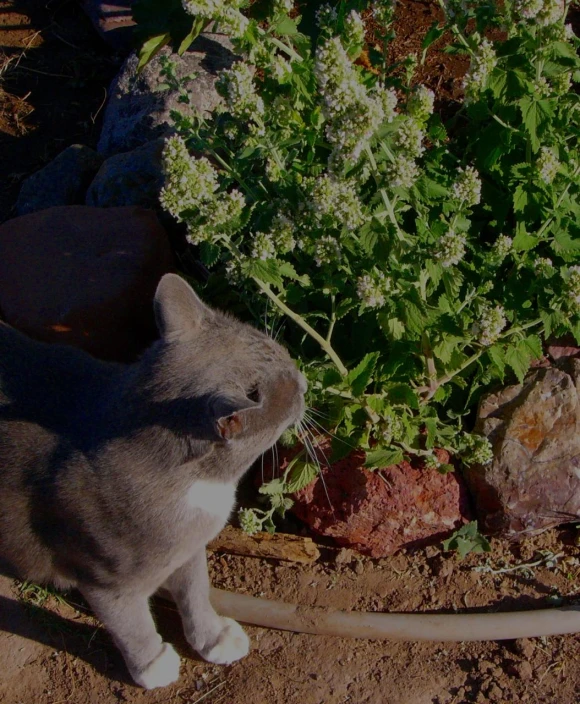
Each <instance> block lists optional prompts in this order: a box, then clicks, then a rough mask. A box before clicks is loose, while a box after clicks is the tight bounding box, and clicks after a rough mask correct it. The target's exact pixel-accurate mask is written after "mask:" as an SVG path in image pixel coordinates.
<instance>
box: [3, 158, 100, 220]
mask: <svg viewBox="0 0 580 704" xmlns="http://www.w3.org/2000/svg"><path fill="white" fill-rule="evenodd" d="M102 163H103V157H102V156H101V155H100V154H97V152H96V151H94V149H91V148H90V147H85V146H84V145H82V144H73V145H72V146H70V147H67V148H66V149H65V150H64V151H63V152H61V153H60V154H59V155H58V156H57V157H56V158H55V159H53V160H52V161H51V162H50V163H49V164H47V165H46V166H45V167H44V168H42V169H40V171H37V172H36V173H34V174H32V176H29V177H28V178H27V179H26V180H25V181H24V183H23V184H22V187H21V189H20V194H19V196H18V200H17V202H16V212H17V213H18V215H27V214H28V213H35V212H37V211H38V210H44V209H45V208H52V207H53V206H56V205H80V204H82V203H84V200H85V193H86V191H87V188H88V186H89V184H90V183H91V180H92V178H93V176H94V175H95V174H96V173H97V171H98V170H99V167H100V166H101V164H102Z"/></svg>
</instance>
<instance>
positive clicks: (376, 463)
mask: <svg viewBox="0 0 580 704" xmlns="http://www.w3.org/2000/svg"><path fill="white" fill-rule="evenodd" d="M404 459H405V456H404V455H403V451H402V450H399V449H384V448H380V449H379V450H371V451H370V452H367V453H366V460H365V463H364V466H365V467H366V468H367V469H384V468H385V467H392V466H393V465H394V464H399V462H402V461H403V460H404Z"/></svg>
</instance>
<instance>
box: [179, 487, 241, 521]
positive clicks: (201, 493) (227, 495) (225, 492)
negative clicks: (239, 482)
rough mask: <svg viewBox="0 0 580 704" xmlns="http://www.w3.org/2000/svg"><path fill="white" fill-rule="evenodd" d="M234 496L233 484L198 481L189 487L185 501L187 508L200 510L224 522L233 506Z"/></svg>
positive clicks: (234, 488)
mask: <svg viewBox="0 0 580 704" xmlns="http://www.w3.org/2000/svg"><path fill="white" fill-rule="evenodd" d="M235 495H236V487H235V486H234V485H233V484H222V483H221V482H209V481H205V480H203V479H200V480H198V481H196V482H194V483H193V484H192V485H191V486H190V487H189V489H188V491H187V495H186V497H185V501H186V504H187V506H188V507H189V508H193V509H201V510H202V511H205V513H209V514H210V515H212V516H215V517H216V518H221V519H222V520H223V521H226V520H227V519H228V517H229V515H230V512H231V510H232V506H233V505H234V499H235Z"/></svg>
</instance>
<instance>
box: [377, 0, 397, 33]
mask: <svg viewBox="0 0 580 704" xmlns="http://www.w3.org/2000/svg"><path fill="white" fill-rule="evenodd" d="M395 5H396V0H375V2H373V3H372V5H371V8H372V12H373V19H374V20H376V21H377V22H378V23H379V24H380V25H381V26H382V27H383V28H384V29H387V28H388V27H389V25H390V24H391V22H392V21H393V18H394V16H395Z"/></svg>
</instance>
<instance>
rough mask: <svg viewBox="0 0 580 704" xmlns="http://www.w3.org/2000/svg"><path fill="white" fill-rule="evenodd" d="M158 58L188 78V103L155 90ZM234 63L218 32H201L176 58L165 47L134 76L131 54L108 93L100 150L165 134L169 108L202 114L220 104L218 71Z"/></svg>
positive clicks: (131, 145) (177, 95)
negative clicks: (217, 87) (162, 58)
mask: <svg viewBox="0 0 580 704" xmlns="http://www.w3.org/2000/svg"><path fill="white" fill-rule="evenodd" d="M160 56H165V57H169V56H171V60H172V61H174V62H175V64H176V74H177V76H178V77H180V78H185V77H188V76H192V75H193V77H192V78H190V79H189V80H187V81H186V83H185V87H186V88H187V90H188V91H189V94H190V104H185V103H183V102H180V100H179V98H180V93H179V91H178V90H161V91H160V90H159V87H160V85H161V84H163V83H165V81H166V79H165V78H164V77H163V76H162V75H161V67H162V66H161V61H160V59H159V57H160ZM235 60H236V55H235V54H234V53H233V52H232V50H231V43H230V41H229V39H228V38H227V37H225V36H224V35H220V34H203V35H202V36H200V37H199V38H198V39H197V40H196V41H195V42H194V44H193V46H192V48H191V49H190V50H189V51H187V52H186V53H185V54H184V55H183V56H181V57H179V56H177V54H171V50H170V49H169V48H168V47H165V48H164V49H162V51H161V52H160V53H159V55H158V56H156V57H155V58H154V59H153V60H152V61H151V62H150V63H149V64H148V65H147V66H145V68H144V69H143V71H141V73H139V74H137V63H138V59H137V56H136V54H134V53H133V54H131V55H130V56H129V58H128V59H127V60H126V61H125V63H124V64H123V66H122V68H121V71H120V72H119V74H118V76H117V77H116V78H115V80H114V81H113V84H112V85H111V89H110V91H109V95H110V98H109V102H108V105H107V108H106V111H105V116H104V120H103V128H102V132H101V138H100V140H99V144H98V147H97V148H98V150H99V152H100V153H101V154H103V155H105V156H110V155H111V154H117V153H118V152H125V151H129V150H130V149H134V148H135V147H138V146H140V145H142V144H144V143H145V142H148V141H149V140H151V139H156V138H158V137H161V136H164V135H167V134H169V133H170V132H171V130H172V125H173V120H172V119H171V115H170V113H171V111H172V110H178V111H180V112H182V113H183V114H185V115H194V114H201V115H203V116H207V115H208V114H209V113H210V112H211V111H212V110H213V109H214V108H215V107H216V105H218V103H219V102H220V100H221V98H220V96H219V95H218V94H217V91H216V89H215V82H216V79H217V77H218V75H219V72H220V71H221V70H223V69H225V68H230V67H231V66H232V64H233V63H234V61H235Z"/></svg>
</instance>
